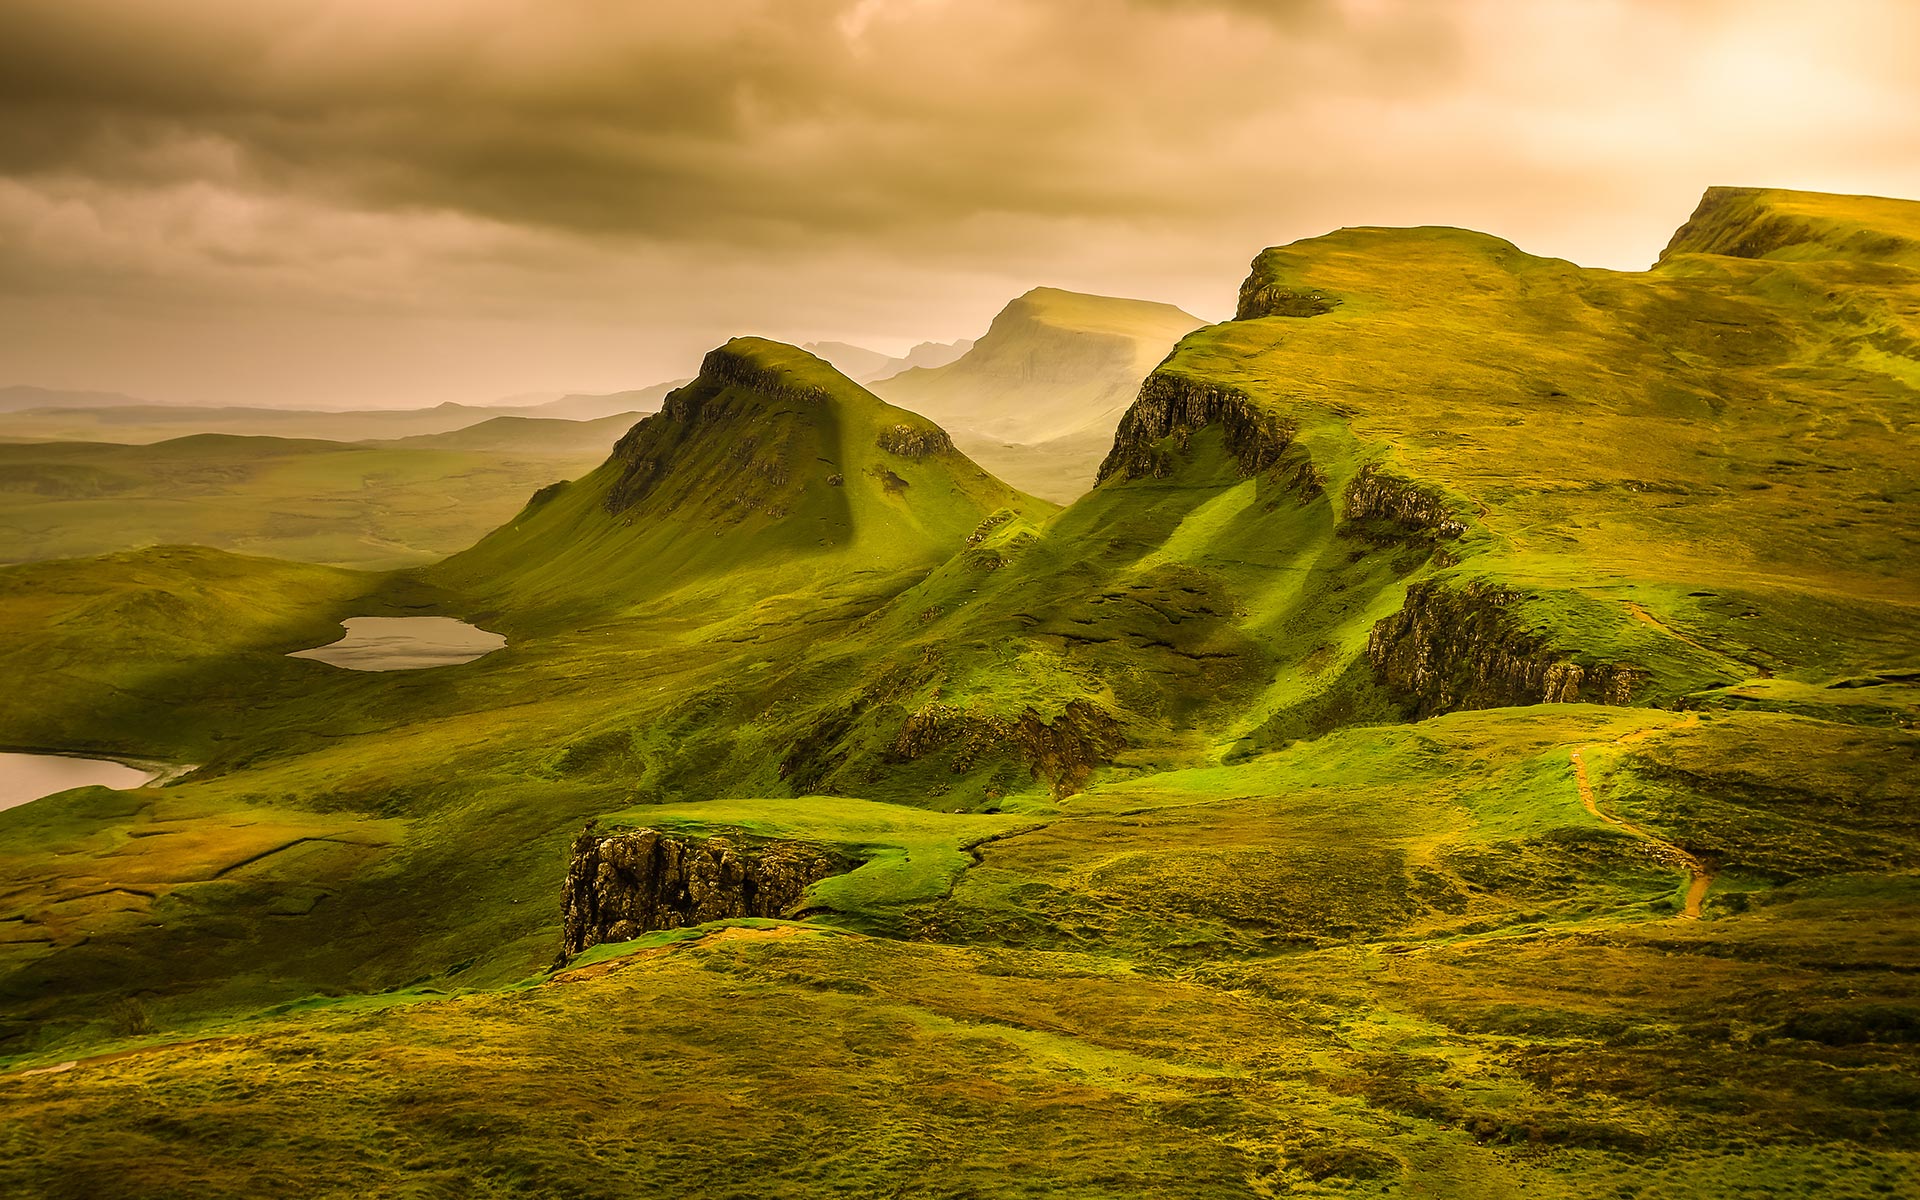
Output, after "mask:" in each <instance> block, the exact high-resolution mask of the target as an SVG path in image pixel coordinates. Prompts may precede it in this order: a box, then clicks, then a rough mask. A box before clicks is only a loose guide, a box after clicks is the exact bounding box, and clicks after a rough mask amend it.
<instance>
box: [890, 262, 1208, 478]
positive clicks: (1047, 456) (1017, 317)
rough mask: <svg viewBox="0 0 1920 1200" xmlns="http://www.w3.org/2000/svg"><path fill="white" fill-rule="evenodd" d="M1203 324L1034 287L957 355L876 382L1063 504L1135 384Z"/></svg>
mask: <svg viewBox="0 0 1920 1200" xmlns="http://www.w3.org/2000/svg"><path fill="white" fill-rule="evenodd" d="M1199 324H1200V320H1199V319H1198V318H1197V317H1194V316H1191V315H1189V314H1187V313H1184V312H1182V311H1180V310H1179V309H1178V308H1175V307H1173V306H1172V305H1170V304H1157V303H1153V302H1151V301H1145V300H1120V299H1115V298H1113V297H1110V296H1088V295H1083V294H1081V293H1078V292H1067V291H1061V290H1060V289H1058V288H1035V289H1034V290H1032V291H1030V292H1028V293H1027V294H1026V295H1024V296H1021V297H1019V298H1018V299H1016V300H1014V301H1013V302H1012V303H1010V304H1008V305H1007V307H1006V308H1005V309H1003V310H1002V311H1001V312H1000V315H999V316H997V317H995V318H994V320H993V325H992V327H991V328H989V329H988V330H987V332H986V334H985V335H984V336H982V337H981V338H980V340H979V341H978V342H976V343H975V344H974V346H973V348H972V349H971V350H969V351H968V352H967V353H966V354H964V355H962V356H961V357H960V358H959V359H958V360H957V361H955V362H951V363H948V364H947V365H946V366H943V367H934V368H917V369H914V370H909V371H904V372H902V373H900V374H898V375H895V376H893V377H891V378H889V379H884V380H881V381H880V382H878V383H875V384H874V385H873V387H874V389H875V390H876V391H878V392H879V393H880V394H881V395H883V396H885V397H887V398H888V399H889V400H892V401H894V402H895V403H897V404H900V405H903V406H904V407H907V408H911V409H913V410H914V411H915V412H919V413H924V414H926V415H927V416H929V417H931V418H932V419H933V420H935V421H938V422H939V423H940V424H941V425H942V426H944V427H946V428H947V429H949V430H951V431H952V433H953V436H954V440H955V441H956V443H958V444H959V445H960V446H961V448H962V449H964V450H966V451H967V453H969V454H971V455H973V456H974V457H975V458H977V459H979V461H980V462H981V463H983V464H985V465H986V466H987V468H988V469H990V470H992V471H994V472H995V473H997V474H999V475H1000V476H1001V477H1003V478H1005V479H1007V480H1008V481H1009V482H1011V483H1013V484H1014V485H1015V486H1017V487H1023V488H1026V489H1028V490H1030V491H1032V492H1033V493H1034V494H1036V495H1041V496H1045V497H1046V498H1048V499H1050V500H1057V501H1061V502H1066V501H1071V500H1073V499H1074V498H1075V497H1077V496H1080V495H1081V494H1083V493H1084V492H1085V491H1086V490H1087V488H1089V487H1090V486H1092V483H1093V475H1094V471H1095V469H1096V468H1097V467H1098V466H1099V462H1100V459H1101V458H1102V457H1103V456H1104V455H1105V453H1106V450H1107V447H1108V446H1109V445H1110V444H1111V442H1112V437H1113V427H1114V425H1115V424H1117V423H1118V422H1119V420H1120V414H1121V413H1122V412H1123V411H1125V409H1126V406H1127V405H1128V404H1129V403H1130V402H1131V401H1132V400H1133V395H1134V393H1135V392H1136V391H1137V390H1139V387H1140V381H1141V380H1142V379H1144V378H1145V377H1146V375H1147V373H1148V372H1149V371H1151V370H1152V369H1153V367H1154V364H1156V363H1158V362H1159V361H1160V360H1161V359H1162V358H1164V357H1165V356H1166V353H1167V350H1168V349H1169V348H1170V347H1172V345H1173V344H1174V343H1175V342H1176V341H1178V340H1179V339H1180V338H1181V336H1182V335H1184V334H1186V333H1188V332H1190V331H1192V330H1193V329H1194V328H1195V327H1196V326H1198V325H1199Z"/></svg>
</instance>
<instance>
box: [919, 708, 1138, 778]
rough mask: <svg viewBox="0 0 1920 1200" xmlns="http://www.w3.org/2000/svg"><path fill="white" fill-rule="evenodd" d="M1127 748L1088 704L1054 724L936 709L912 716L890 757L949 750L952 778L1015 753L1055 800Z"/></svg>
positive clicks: (1026, 715) (1032, 717) (1109, 720)
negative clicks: (993, 757) (1002, 754)
mask: <svg viewBox="0 0 1920 1200" xmlns="http://www.w3.org/2000/svg"><path fill="white" fill-rule="evenodd" d="M1125 744H1126V742H1125V739H1124V738H1123V737H1122V736H1121V733H1120V723H1119V722H1118V721H1117V720H1115V719H1114V718H1113V716H1112V715H1111V714H1109V713H1108V712H1106V711H1105V710H1104V709H1101V708H1099V707H1097V706H1095V705H1093V704H1089V703H1087V702H1086V701H1084V700H1075V701H1073V702H1072V703H1070V704H1068V705H1067V706H1066V708H1065V709H1064V710H1063V711H1062V712H1061V713H1060V715H1059V716H1057V717H1055V718H1054V719H1053V720H1051V721H1048V720H1044V719H1043V718H1042V717H1041V716H1040V714H1039V713H1038V712H1036V711H1035V710H1034V709H1032V708H1028V709H1026V710H1025V711H1023V712H1022V713H1021V714H1020V716H1019V717H1018V718H1016V719H1014V720H1012V721H1008V720H1006V719H1004V718H1001V717H985V716H977V715H974V714H971V713H968V712H966V711H965V710H963V709H960V708H956V707H954V706H953V705H948V704H938V703H935V704H929V705H927V706H926V707H924V708H922V709H920V710H919V711H918V712H914V713H911V714H909V715H908V717H907V719H906V721H905V723H904V724H902V725H901V727H900V732H899V734H898V735H897V736H896V737H895V738H894V741H893V745H892V747H890V749H889V751H888V753H889V754H890V755H891V756H892V757H893V758H895V759H897V760H901V761H908V762H911V761H914V760H917V759H920V758H924V757H926V756H927V755H930V754H933V753H936V752H939V751H943V750H948V749H951V750H952V753H953V759H952V769H953V771H954V773H955V774H964V773H965V772H967V771H970V770H972V769H973V767H974V764H975V763H976V762H978V761H979V760H980V759H981V758H982V757H985V756H988V755H990V754H992V753H994V752H996V751H1003V750H1006V749H1008V748H1012V749H1015V750H1017V751H1018V752H1019V754H1020V757H1021V758H1022V759H1023V760H1024V761H1025V762H1026V764H1027V767H1028V770H1029V771H1030V772H1031V773H1032V774H1033V777H1034V778H1035V779H1042V780H1045V781H1046V782H1047V784H1048V785H1049V786H1050V787H1052V789H1053V792H1054V794H1055V795H1057V796H1067V795H1071V794H1072V793H1074V792H1076V791H1078V790H1080V788H1081V787H1082V786H1083V785H1084V784H1085V783H1086V781H1087V779H1088V778H1089V777H1090V776H1092V774H1093V771H1094V768H1095V767H1098V766H1100V765H1101V764H1102V763H1105V762H1107V761H1109V760H1110V759H1111V758H1112V756H1113V753H1114V752H1115V751H1116V750H1118V749H1119V748H1120V747H1121V746H1123V745H1125Z"/></svg>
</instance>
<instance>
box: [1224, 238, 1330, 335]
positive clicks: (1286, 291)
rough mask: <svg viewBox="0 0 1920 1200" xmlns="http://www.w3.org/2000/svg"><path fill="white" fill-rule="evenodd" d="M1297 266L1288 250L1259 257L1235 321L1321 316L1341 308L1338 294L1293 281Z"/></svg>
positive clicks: (1244, 287) (1244, 286) (1243, 288)
mask: <svg viewBox="0 0 1920 1200" xmlns="http://www.w3.org/2000/svg"><path fill="white" fill-rule="evenodd" d="M1293 267H1294V264H1293V262H1292V259H1291V257H1290V256H1289V255H1288V254H1287V253H1286V251H1285V250H1284V249H1273V250H1268V251H1265V252H1264V253H1262V254H1260V255H1259V256H1258V257H1256V258H1255V259H1254V260H1253V267H1252V269H1251V270H1250V271H1248V272H1247V278H1246V281H1245V282H1244V283H1242V284H1241V285H1240V298H1239V303H1238V305H1236V306H1235V308H1234V313H1233V319H1234V320H1236V321H1252V320H1257V319H1259V318H1261V317H1317V316H1320V315H1321V314H1323V313H1330V312H1332V311H1333V310H1334V309H1336V308H1338V307H1340V304H1341V297H1339V296H1337V295H1335V294H1334V293H1332V292H1329V291H1327V290H1326V289H1324V288H1317V287H1313V286H1311V285H1309V284H1305V283H1302V282H1301V281H1299V280H1297V279H1292V278H1289V276H1290V275H1291V274H1292V273H1293Z"/></svg>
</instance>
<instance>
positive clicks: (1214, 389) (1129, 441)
mask: <svg viewBox="0 0 1920 1200" xmlns="http://www.w3.org/2000/svg"><path fill="white" fill-rule="evenodd" d="M1207 425H1217V426H1219V427H1220V429H1221V430H1222V432H1223V433H1224V434H1225V435H1226V440H1227V449H1228V451H1229V452H1230V453H1232V455H1233V456H1234V458H1235V459H1236V460H1237V461H1238V462H1239V464H1240V470H1241V472H1242V473H1243V474H1247V475H1253V474H1257V473H1258V472H1260V471H1263V470H1265V469H1266V468H1268V467H1270V466H1273V465H1274V464H1276V463H1278V462H1279V461H1280V459H1281V456H1282V454H1283V453H1284V452H1285V451H1286V449H1287V447H1288V446H1290V445H1291V444H1292V442H1293V435H1294V425H1293V423H1292V422H1290V421H1287V420H1284V419H1282V418H1281V417H1278V416H1276V415H1274V414H1273V413H1271V412H1269V411H1267V410H1266V409H1264V408H1262V407H1261V406H1260V405H1259V404H1257V403H1255V402H1254V400H1253V399H1252V398H1251V397H1249V396H1248V395H1247V394H1246V393H1245V392H1242V391H1239V390H1238V389H1235V388H1229V387H1221V386H1219V385H1217V384H1209V383H1201V382H1199V381H1198V380H1194V379H1189V378H1188V377H1186V376H1184V375H1176V374H1173V373H1171V372H1165V371H1156V372H1155V373H1154V374H1152V375H1149V376H1148V377H1147V381H1146V382H1145V383H1143V384H1141V385H1140V397H1139V399H1137V400H1135V401H1134V402H1133V407H1132V408H1129V409H1128V410H1127V415H1126V416H1124V417H1122V418H1121V419H1120V428H1119V429H1118V430H1117V431H1116V432H1115V434H1114V438H1113V449H1112V451H1110V452H1109V453H1108V454H1107V458H1106V461H1105V462H1103V463H1101V464H1100V480H1101V481H1102V482H1104V481H1105V480H1107V479H1110V478H1114V477H1116V476H1117V477H1119V478H1121V479H1163V478H1165V477H1166V476H1168V475H1170V474H1172V473H1173V469H1174V464H1173V460H1172V458H1171V456H1170V455H1169V454H1168V453H1167V452H1166V449H1165V447H1164V446H1163V443H1165V442H1167V441H1168V440H1169V439H1171V440H1172V442H1173V443H1174V445H1175V446H1176V447H1177V448H1179V449H1185V448H1186V444H1187V439H1188V437H1190V436H1191V434H1192V433H1193V431H1194V430H1196V429H1199V428H1201V427H1203V426H1207Z"/></svg>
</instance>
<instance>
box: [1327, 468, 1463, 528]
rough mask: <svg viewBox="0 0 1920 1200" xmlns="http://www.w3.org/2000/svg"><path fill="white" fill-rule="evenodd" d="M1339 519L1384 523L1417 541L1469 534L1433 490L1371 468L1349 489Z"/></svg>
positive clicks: (1364, 471)
mask: <svg viewBox="0 0 1920 1200" xmlns="http://www.w3.org/2000/svg"><path fill="white" fill-rule="evenodd" d="M1340 515H1341V516H1342V517H1343V518H1345V519H1346V520H1349V521H1375V522H1385V523H1386V524H1387V525H1388V526H1389V527H1390V528H1393V529H1395V530H1397V531H1398V533H1399V534H1400V536H1402V537H1405V538H1410V539H1413V540H1417V541H1426V542H1440V541H1450V540H1452V539H1454V538H1457V537H1459V536H1460V535H1461V534H1463V533H1465V532H1466V531H1467V523H1466V522H1465V521H1463V520H1461V519H1460V518H1459V516H1457V515H1456V514H1455V513H1454V511H1453V507H1452V506H1451V505H1449V504H1448V503H1447V499H1446V497H1445V496H1444V495H1442V494H1441V493H1440V492H1439V491H1437V490H1436V489H1434V488H1430V487H1427V486H1425V485H1423V484H1418V483H1415V482H1413V481H1412V480H1410V479H1402V478H1400V477H1399V476H1397V475H1389V474H1387V473H1385V472H1383V471H1381V470H1380V468H1379V467H1378V466H1375V465H1373V464H1369V465H1367V466H1365V467H1362V468H1361V469H1360V472H1359V474H1357V475H1355V476H1354V477H1353V482H1351V483H1349V484H1348V485H1347V490H1346V494H1345V496H1344V497H1343V500H1342V504H1341V511H1340Z"/></svg>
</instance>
